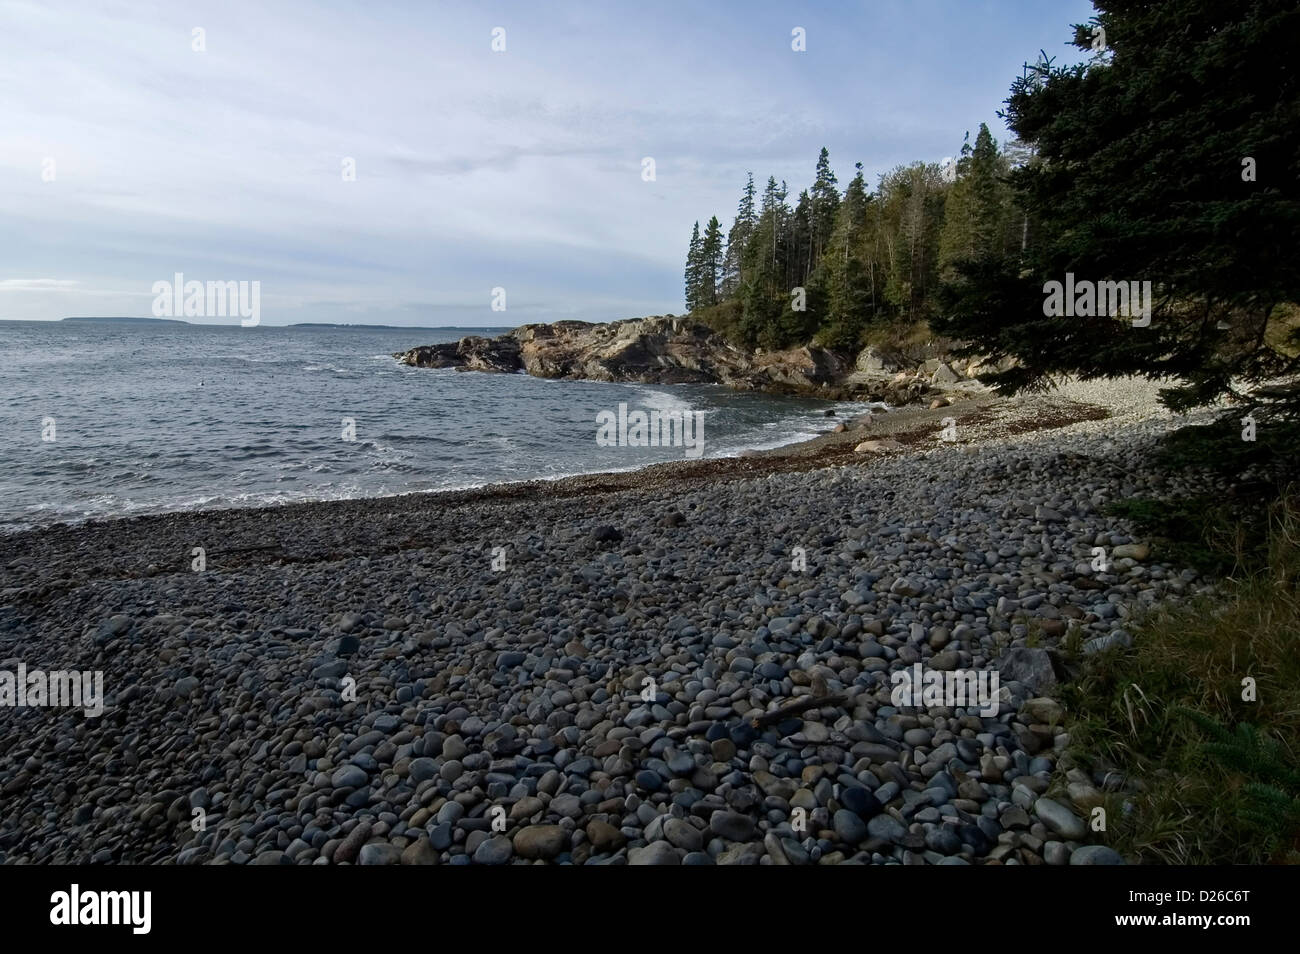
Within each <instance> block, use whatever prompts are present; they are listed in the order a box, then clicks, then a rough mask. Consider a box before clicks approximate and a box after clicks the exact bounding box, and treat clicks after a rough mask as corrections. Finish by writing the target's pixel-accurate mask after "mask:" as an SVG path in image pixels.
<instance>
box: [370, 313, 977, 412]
mask: <svg viewBox="0 0 1300 954" xmlns="http://www.w3.org/2000/svg"><path fill="white" fill-rule="evenodd" d="M394 357H395V358H397V359H398V361H400V362H401V363H402V364H407V365H411V366H414V367H420V368H455V369H456V370H458V371H487V372H495V373H506V374H517V373H526V374H530V375H533V376H534V377H539V378H569V379H577V380H588V381H636V382H640V383H644V384H722V385H726V386H727V387H730V388H734V389H736V390H742V391H768V392H774V393H784V394H808V395H814V394H815V395H816V396H818V397H825V398H828V399H833V400H846V399H861V400H878V401H885V402H887V403H890V404H909V403H913V402H916V401H920V400H923V399H925V398H926V397H928V396H931V391H932V390H933V389H934V387H936V386H937V387H939V388H944V387H946V386H949V385H952V384H956V383H958V382H960V381H961V380H962V379H961V376H960V375H959V374H958V373H957V372H956V371H954V370H953V368H952V367H950V366H949V364H948V363H945V362H943V361H941V360H939V359H937V358H931V359H929V360H928V361H926V362H925V363H924V364H918V365H916V366H914V367H912V368H911V369H910V370H909V369H908V368H907V367H906V365H907V362H905V361H903V360H900V359H897V358H895V357H891V356H887V355H883V354H881V353H879V352H878V351H876V350H875V349H873V348H866V349H863V351H862V352H861V353H860V354H858V355H856V356H854V355H851V354H850V355H844V354H840V353H837V352H834V351H828V350H826V349H822V348H811V347H801V348H790V349H787V350H784V351H772V352H761V351H760V352H756V353H750V352H748V351H745V350H744V349H741V348H738V347H736V346H735V345H733V344H731V343H730V342H728V341H727V340H726V339H724V338H723V337H722V336H721V335H719V334H717V333H716V332H714V331H713V330H712V329H710V328H709V327H708V326H707V325H704V324H701V323H699V322H696V321H692V320H691V319H689V318H682V317H675V316H673V315H661V316H656V317H652V318H631V319H627V320H624V321H614V322H610V323H608V324H593V323H590V322H586V321H557V322H555V323H553V324H530V325H523V326H521V327H519V328H516V329H514V330H513V331H509V332H507V333H505V334H504V335H501V336H499V337H497V338H483V337H479V336H471V337H466V338H462V339H461V340H460V341H457V342H448V343H445V344H435V345H423V346H421V347H418V348H412V349H411V350H409V351H405V352H398V353H397V354H395V355H394ZM927 365H928V366H927Z"/></svg>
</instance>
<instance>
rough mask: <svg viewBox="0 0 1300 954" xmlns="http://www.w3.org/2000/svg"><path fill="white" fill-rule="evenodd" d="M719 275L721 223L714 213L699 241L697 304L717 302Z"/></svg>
mask: <svg viewBox="0 0 1300 954" xmlns="http://www.w3.org/2000/svg"><path fill="white" fill-rule="evenodd" d="M721 275H722V225H721V223H720V222H718V217H717V216H716V215H715V216H712V217H710V219H709V224H708V225H707V226H706V227H705V230H704V238H703V239H701V241H700V259H699V268H698V272H697V280H698V287H697V290H696V293H695V300H696V303H697V305H701V306H706V307H707V306H711V305H716V304H717V303H718V280H719V279H720V277H721Z"/></svg>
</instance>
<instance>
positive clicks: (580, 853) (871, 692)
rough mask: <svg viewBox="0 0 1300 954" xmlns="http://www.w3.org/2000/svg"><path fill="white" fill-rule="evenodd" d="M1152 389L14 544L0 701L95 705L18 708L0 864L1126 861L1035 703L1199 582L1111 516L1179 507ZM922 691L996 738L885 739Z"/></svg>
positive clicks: (959, 726)
mask: <svg viewBox="0 0 1300 954" xmlns="http://www.w3.org/2000/svg"><path fill="white" fill-rule="evenodd" d="M1156 390H1157V389H1156V387H1155V386H1154V385H1151V384H1149V383H1146V382H1142V381H1136V380H1134V381H1119V382H1116V381H1110V382H1098V383H1091V384H1089V383H1079V382H1074V383H1070V384H1066V385H1063V386H1061V387H1060V388H1058V389H1057V390H1056V391H1054V392H1052V393H1049V394H1046V395H1028V396H1023V397H1019V398H1015V399H1003V398H998V397H995V396H993V395H988V394H979V395H972V396H971V397H969V398H968V399H964V400H959V401H957V402H955V403H954V404H953V405H952V406H951V407H943V408H936V409H933V410H921V409H903V410H899V411H892V412H888V413H882V414H877V415H872V416H871V417H870V420H867V419H866V418H865V417H864V419H862V420H859V421H855V422H853V426H850V427H849V428H848V429H846V430H845V432H843V433H840V434H827V435H826V436H824V437H821V438H818V439H816V440H814V441H811V442H808V443H807V444H803V445H798V446H796V447H792V448H781V449H777V450H774V451H768V452H764V453H761V454H755V455H751V456H744V457H739V458H729V459H725V460H706V461H698V462H683V463H681V464H668V465H660V466H656V467H652V468H648V469H645V470H641V471H636V472H631V473H618V474H608V475H600V474H597V475H588V476H584V477H577V478H569V479H565V480H558V481H544V482H530V483H521V484H507V485H498V486H495V487H486V488H481V489H478V490H471V491H458V492H453V493H437V494H408V495H403V496H394V497H381V498H373V499H367V500H351V501H337V502H327V503H312V504H295V505H290V506H282V507H276V508H267V509H243V510H220V511H205V512H197V513H172V514H161V515H154V516H148V517H141V518H135V519H130V520H116V521H103V522H93V523H88V524H81V525H76V526H72V525H59V526H54V527H48V528H45V529H42V530H38V531H30V532H23V533H19V534H14V535H11V536H7V537H4V538H0V567H3V582H0V670H9V671H12V670H15V669H17V667H18V666H19V664H20V663H21V664H23V665H25V666H26V668H27V669H28V670H34V669H38V668H43V669H45V670H82V671H90V670H93V671H96V672H102V674H103V689H104V700H103V712H102V714H100V715H97V716H89V715H87V714H86V713H84V712H83V711H81V710H78V709H71V708H64V709H58V708H52V707H30V706H29V707H16V706H9V707H0V806H2V810H0V860H3V861H4V862H6V863H11V864H12V863H117V864H300V865H303V864H344V863H359V864H366V865H384V864H451V865H465V864H487V865H500V864H510V863H553V864H598V865H623V864H634V865H642V864H644V865H677V864H704V865H708V864H769V865H770V864H775V865H807V864H836V863H841V864H986V863H1001V864H1048V865H1066V864H1113V863H1118V862H1119V861H1120V860H1121V859H1119V857H1118V855H1116V854H1115V852H1114V851H1112V850H1111V849H1110V848H1107V847H1104V846H1103V845H1102V844H1100V843H1099V842H1098V843H1094V839H1092V838H1090V834H1091V833H1090V831H1089V828H1088V825H1087V817H1088V811H1089V808H1090V806H1091V805H1094V804H1096V802H1097V801H1098V800H1099V799H1100V793H1101V791H1102V790H1103V789H1105V788H1108V787H1109V788H1117V787H1118V788H1119V789H1121V790H1122V788H1123V786H1124V785H1126V784H1129V783H1128V782H1127V780H1125V779H1123V778H1115V777H1108V778H1107V777H1092V776H1090V775H1088V774H1086V773H1083V772H1081V771H1080V770H1079V769H1077V768H1070V767H1068V766H1062V765H1061V764H1059V763H1060V761H1061V758H1060V757H1061V755H1062V753H1064V752H1065V751H1066V749H1067V747H1068V745H1069V732H1068V728H1067V727H1066V713H1064V711H1063V709H1062V706H1061V704H1060V703H1059V702H1058V701H1057V699H1056V698H1055V695H1054V693H1055V690H1056V687H1057V686H1058V685H1059V682H1060V681H1061V680H1064V679H1068V678H1070V675H1071V674H1070V672H1069V665H1078V664H1079V663H1078V662H1077V660H1078V659H1079V658H1081V659H1082V660H1083V664H1086V661H1087V657H1088V656H1090V655H1091V654H1093V653H1096V652H1102V651H1104V650H1106V649H1107V648H1109V647H1112V646H1116V645H1126V644H1127V643H1129V642H1130V641H1131V640H1132V638H1133V636H1132V632H1131V630H1132V623H1133V620H1134V619H1135V618H1136V617H1138V616H1140V615H1141V614H1142V613H1143V612H1145V611H1147V610H1149V609H1150V608H1152V607H1155V606H1157V605H1159V604H1161V603H1163V602H1166V601H1182V600H1185V599H1187V598H1189V597H1191V596H1192V595H1194V594H1195V593H1197V592H1198V591H1200V590H1202V589H1204V588H1205V587H1206V586H1207V585H1208V584H1207V583H1206V582H1205V581H1203V580H1200V579H1199V578H1197V577H1196V575H1195V574H1194V573H1193V572H1191V571H1189V570H1187V569H1185V568H1183V567H1179V566H1173V565H1166V564H1163V563H1161V562H1160V561H1159V559H1158V553H1153V551H1152V549H1151V547H1150V546H1149V545H1148V542H1147V541H1144V540H1142V539H1140V538H1138V537H1137V536H1135V531H1134V530H1133V528H1132V527H1130V526H1128V525H1126V524H1125V523H1124V522H1123V521H1120V520H1117V519H1115V518H1113V517H1110V516H1107V515H1106V514H1105V513H1104V507H1105V506H1106V504H1107V503H1109V502H1112V501H1116V500H1121V499H1125V498H1129V497H1136V496H1156V497H1160V496H1167V495H1173V494H1178V493H1184V492H1189V490H1190V488H1188V487H1185V486H1183V485H1181V484H1180V483H1179V481H1180V480H1182V479H1184V478H1179V477H1173V476H1170V475H1166V474H1162V473H1160V472H1158V471H1157V470H1156V469H1155V468H1154V467H1151V466H1149V465H1148V464H1147V461H1148V460H1149V459H1150V453H1149V451H1150V447H1151V444H1152V442H1154V441H1155V440H1156V439H1157V438H1158V437H1159V436H1160V435H1161V434H1163V433H1165V432H1166V431H1168V430H1170V429H1172V428H1174V427H1176V426H1179V425H1181V424H1184V423H1187V422H1188V421H1189V418H1188V417H1179V418H1175V417H1173V416H1172V415H1170V414H1168V413H1167V412H1165V411H1163V410H1162V409H1161V408H1160V407H1159V406H1158V404H1157V403H1156V400H1155V392H1156ZM945 418H949V419H951V421H952V423H953V428H954V431H955V436H953V437H952V439H951V440H944V439H940V438H939V437H937V436H936V435H938V434H939V432H940V427H941V425H942V424H943V423H944V419H945ZM832 423H834V422H831V421H828V427H829V425H830V424H832ZM951 434H952V432H950V435H951ZM866 440H878V441H881V442H882V443H881V444H880V446H881V447H882V448H885V449H884V450H882V452H879V453H873V452H869V451H868V452H863V451H861V450H857V449H855V448H859V447H860V446H861V444H862V442H864V441H866ZM1202 489H1203V488H1202ZM196 548H199V549H201V550H202V552H203V560H202V568H201V569H196V568H195V552H196ZM1097 548H1101V549H1102V550H1103V551H1104V553H1105V556H1106V563H1107V568H1106V569H1105V570H1101V571H1099V570H1097V569H1096V568H1095V565H1094V561H1095V551H1096V549H1097ZM1067 644H1068V645H1069V646H1070V647H1072V651H1071V652H1069V653H1066V652H1062V651H1060V650H1061V649H1062V648H1063V647H1064V646H1066V645H1067ZM1070 660H1076V661H1075V662H1074V663H1071V662H1070ZM917 664H920V665H921V666H923V667H925V668H926V669H927V670H932V671H937V672H941V673H942V672H954V671H963V672H970V671H973V672H992V671H996V672H997V674H998V676H999V682H998V685H999V688H998V699H997V703H998V704H997V705H996V706H995V707H994V708H995V709H996V710H997V711H996V712H995V713H992V714H988V713H986V712H985V711H982V710H981V709H980V708H978V707H976V706H943V705H939V706H931V705H926V706H899V705H895V704H894V703H893V700H892V699H891V674H893V673H895V672H898V671H900V670H903V669H910V668H911V667H914V666H916V665H917Z"/></svg>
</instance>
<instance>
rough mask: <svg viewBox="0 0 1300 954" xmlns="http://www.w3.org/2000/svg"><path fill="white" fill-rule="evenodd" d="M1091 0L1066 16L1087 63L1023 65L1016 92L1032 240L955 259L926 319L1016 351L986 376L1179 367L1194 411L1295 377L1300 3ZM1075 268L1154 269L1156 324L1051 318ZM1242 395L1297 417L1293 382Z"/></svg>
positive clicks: (1022, 379) (1019, 187) (1022, 378)
mask: <svg viewBox="0 0 1300 954" xmlns="http://www.w3.org/2000/svg"><path fill="white" fill-rule="evenodd" d="M1095 6H1096V7H1097V9H1098V11H1099V12H1098V16H1097V18H1096V20H1095V22H1093V23H1091V24H1079V25H1076V26H1075V27H1074V40H1073V42H1074V43H1075V45H1076V46H1078V47H1079V48H1080V49H1083V50H1086V51H1088V52H1089V53H1090V54H1091V56H1090V58H1089V59H1088V60H1087V61H1086V62H1084V63H1081V64H1079V65H1077V66H1072V67H1069V68H1053V67H1050V66H1041V65H1040V66H1037V67H1030V68H1028V72H1027V75H1025V76H1023V77H1021V78H1019V79H1017V80H1016V81H1015V82H1014V83H1013V85H1012V88H1011V94H1010V97H1009V98H1008V100H1007V110H1006V114H1005V115H1006V118H1007V120H1008V123H1009V125H1010V126H1011V128H1012V129H1013V130H1014V131H1015V133H1016V134H1017V135H1018V137H1019V138H1020V140H1021V141H1022V142H1023V143H1025V144H1027V145H1028V146H1030V147H1031V148H1032V150H1033V152H1034V157H1033V159H1032V160H1031V161H1029V162H1027V163H1025V164H1023V165H1021V166H1020V167H1019V168H1017V169H1016V170H1014V171H1013V172H1011V173H1010V175H1009V177H1008V179H1009V183H1010V186H1011V188H1012V190H1013V191H1014V198H1015V202H1016V204H1017V205H1018V206H1020V208H1021V209H1023V211H1024V223H1025V230H1026V232H1027V231H1028V230H1029V228H1030V226H1029V223H1033V226H1032V228H1033V235H1034V240H1033V241H1031V242H1028V243H1027V245H1026V247H1025V249H1024V253H1023V255H1021V254H1020V250H1019V248H1018V247H1017V246H1016V244H1015V243H1014V242H1011V243H1005V242H1003V243H1000V244H1001V245H1002V248H1001V249H999V247H998V245H999V243H994V242H986V243H983V244H982V245H981V251H980V253H979V254H977V255H975V256H972V257H969V258H965V259H964V260H962V261H960V262H955V263H954V271H955V272H956V274H957V277H956V279H955V280H954V281H952V282H951V283H950V284H949V285H948V286H947V287H946V289H945V293H944V295H943V296H942V302H943V309H942V310H943V313H944V315H943V317H942V318H940V319H939V320H937V321H936V322H934V323H933V325H934V327H935V328H936V330H938V331H940V332H941V333H944V334H947V335H949V336H951V337H954V338H959V339H963V340H966V341H969V342H970V343H971V345H970V348H968V349H967V350H968V351H969V352H970V353H989V352H992V353H993V354H994V356H995V357H998V358H1005V357H1012V358H1015V359H1017V362H1018V365H1017V366H1016V367H1014V368H1013V369H1011V370H1009V371H1006V372H1005V373H1003V374H1001V375H999V376H996V377H995V378H993V379H990V380H991V382H992V383H995V384H997V385H999V386H1000V387H1002V388H1004V389H1006V390H1016V389H1020V388H1026V387H1033V386H1036V385H1040V384H1043V383H1044V382H1045V381H1047V380H1048V379H1049V378H1050V376H1051V375H1053V374H1058V373H1073V374H1079V375H1081V376H1083V377H1106V376H1118V375H1127V374H1141V375H1145V376H1147V377H1150V378H1153V379H1157V380H1169V381H1170V383H1171V386H1170V387H1169V388H1167V389H1166V390H1165V391H1164V392H1163V395H1164V399H1165V401H1166V403H1167V404H1168V405H1169V406H1170V407H1171V408H1174V409H1186V408H1189V407H1194V406H1198V405H1202V404H1206V403H1209V402H1211V401H1213V400H1215V399H1217V398H1220V397H1222V396H1224V395H1225V394H1235V395H1237V396H1239V397H1241V396H1243V395H1242V393H1241V392H1242V390H1243V389H1244V388H1245V387H1248V386H1250V385H1252V384H1257V383H1259V382H1262V381H1267V380H1269V379H1274V378H1281V379H1284V378H1287V377H1291V376H1294V375H1295V374H1296V372H1297V371H1300V336H1298V335H1297V329H1298V328H1300V322H1298V321H1297V315H1298V312H1297V310H1296V307H1295V303H1296V302H1297V301H1300V261H1298V260H1297V257H1296V252H1295V244H1296V237H1297V235H1300V201H1298V196H1297V189H1298V183H1300V75H1298V73H1297V70H1296V67H1295V62H1294V50H1295V41H1296V38H1297V37H1300V5H1297V4H1296V3H1295V2H1294V0H1241V2H1236V0H1234V2H1224V0H1162V2H1152V0H1096V2H1095ZM1102 31H1104V34H1103V33H1102ZM1103 35H1104V42H1105V48H1104V49H1100V48H1099V47H1100V46H1101V44H1100V42H1099V41H1100V39H1101V38H1102V37H1103ZM978 151H979V150H978V146H977V150H976V152H978ZM1252 170H1253V173H1254V174H1253V176H1252V175H1251V172H1252ZM1252 178H1253V181H1251V180H1252ZM1008 245H1009V248H1008V247H1007V246H1008ZM1066 273H1072V274H1073V275H1074V277H1075V279H1076V281H1078V280H1087V281H1091V282H1102V281H1126V282H1129V281H1138V282H1146V281H1149V282H1151V285H1152V290H1153V293H1154V294H1153V307H1152V314H1151V320H1150V324H1149V325H1148V326H1146V327H1140V326H1134V324H1133V322H1131V321H1130V320H1129V319H1128V318H1127V317H1124V316H1116V317H1109V316H1104V315H1103V316H1094V317H1067V316H1059V317H1048V316H1047V315H1045V314H1044V306H1043V303H1044V299H1045V297H1046V295H1045V289H1044V285H1045V283H1047V282H1050V281H1059V282H1064V281H1065V277H1066ZM1250 403H1251V404H1252V405H1269V406H1271V407H1272V408H1273V409H1275V410H1284V411H1290V412H1293V413H1294V412H1295V411H1297V410H1300V407H1298V402H1297V390H1296V388H1295V386H1294V384H1292V385H1290V386H1283V387H1275V388H1273V389H1271V390H1267V389H1265V390H1260V389H1258V388H1256V389H1255V391H1254V393H1253V395H1252V396H1251V398H1250Z"/></svg>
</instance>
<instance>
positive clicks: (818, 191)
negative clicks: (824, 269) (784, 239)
mask: <svg viewBox="0 0 1300 954" xmlns="http://www.w3.org/2000/svg"><path fill="white" fill-rule="evenodd" d="M838 186H839V180H838V179H836V178H835V173H834V172H832V171H831V157H830V153H829V152H828V151H827V150H826V147H825V146H822V151H821V153H820V155H818V156H817V173H816V178H815V179H814V180H813V185H812V189H811V190H810V192H811V196H812V223H811V228H812V246H813V253H812V254H813V255H814V256H816V257H818V258H820V257H821V254H822V249H823V248H824V247H825V245H826V243H827V242H828V241H829V240H830V237H831V231H832V229H834V228H835V210H836V209H837V208H838V207H839V204H840V194H839V190H838ZM811 270H812V269H811V265H810V266H809V271H811Z"/></svg>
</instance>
